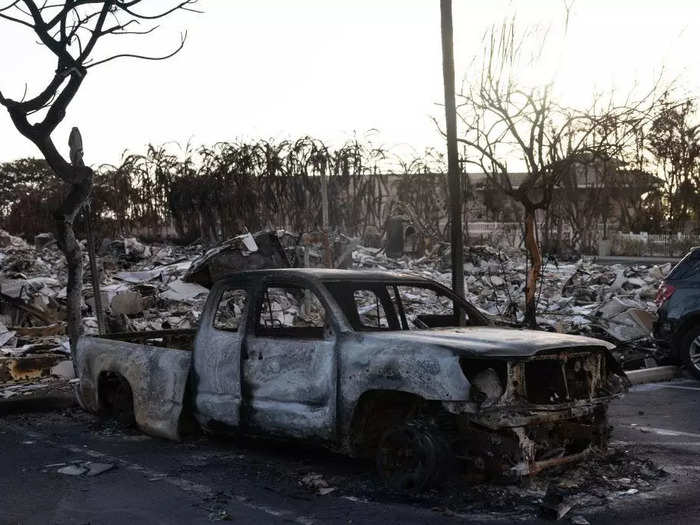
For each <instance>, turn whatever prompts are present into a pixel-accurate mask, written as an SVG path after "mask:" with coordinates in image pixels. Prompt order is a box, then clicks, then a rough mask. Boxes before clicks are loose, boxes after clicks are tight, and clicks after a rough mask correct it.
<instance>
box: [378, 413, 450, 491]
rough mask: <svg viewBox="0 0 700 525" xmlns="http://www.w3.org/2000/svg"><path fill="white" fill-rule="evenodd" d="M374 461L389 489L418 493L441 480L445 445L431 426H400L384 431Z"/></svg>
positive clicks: (445, 459)
mask: <svg viewBox="0 0 700 525" xmlns="http://www.w3.org/2000/svg"><path fill="white" fill-rule="evenodd" d="M376 462H377V472H378V473H379V476H380V477H381V478H382V479H383V480H384V482H385V483H386V484H387V486H388V487H389V488H392V489H396V490H404V491H413V492H420V491H423V490H425V489H427V488H430V487H432V486H435V485H437V484H439V483H440V482H441V481H442V479H443V477H444V475H445V473H446V470H447V462H448V445H447V443H446V442H445V440H444V438H443V437H442V436H441V434H440V432H439V430H438V429H437V428H434V427H433V426H432V425H426V424H423V423H421V422H418V421H415V422H407V423H402V424H399V425H397V426H395V427H393V428H390V429H389V430H387V431H386V432H384V435H383V436H382V438H381V440H380V442H379V446H378V447H377V451H376Z"/></svg>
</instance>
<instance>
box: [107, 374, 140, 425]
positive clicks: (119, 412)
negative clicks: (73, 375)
mask: <svg viewBox="0 0 700 525" xmlns="http://www.w3.org/2000/svg"><path fill="white" fill-rule="evenodd" d="M99 392H100V408H101V413H102V415H104V416H107V417H112V418H115V419H116V420H118V421H119V423H121V424H122V425H126V426H131V425H133V424H134V423H135V422H136V421H135V419H134V398H133V394H132V392H131V386H130V385H129V382H128V381H127V380H126V379H125V378H124V377H123V376H121V375H119V374H115V373H112V372H107V373H105V374H103V375H102V376H101V377H100V390H99Z"/></svg>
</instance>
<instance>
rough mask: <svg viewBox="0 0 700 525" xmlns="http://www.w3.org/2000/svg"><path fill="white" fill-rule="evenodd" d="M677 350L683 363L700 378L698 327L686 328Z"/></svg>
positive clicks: (699, 331)
mask: <svg viewBox="0 0 700 525" xmlns="http://www.w3.org/2000/svg"><path fill="white" fill-rule="evenodd" d="M679 350H680V358H681V361H682V362H683V364H685V366H687V367H688V369H689V370H690V371H691V372H692V374H693V375H694V376H695V377H697V378H698V379H700V327H697V328H691V329H690V330H688V333H686V334H685V336H684V337H683V339H682V340H681V344H680V349H679Z"/></svg>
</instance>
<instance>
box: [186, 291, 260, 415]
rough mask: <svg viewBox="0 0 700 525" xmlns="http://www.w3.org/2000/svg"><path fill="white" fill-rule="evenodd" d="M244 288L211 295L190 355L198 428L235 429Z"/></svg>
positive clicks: (245, 306)
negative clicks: (218, 427) (223, 426)
mask: <svg viewBox="0 0 700 525" xmlns="http://www.w3.org/2000/svg"><path fill="white" fill-rule="evenodd" d="M248 297H249V294H248V290H247V288H246V286H244V285H240V284H239V285H236V284H232V285H228V286H222V287H221V288H219V290H218V291H217V290H213V291H212V299H211V301H212V302H211V303H207V308H205V310H204V312H205V313H204V314H203V316H202V319H201V321H200V326H199V332H198V333H197V340H196V341H195V352H194V356H193V357H194V359H193V360H194V374H193V378H194V391H195V393H196V394H195V415H196V417H197V419H198V421H199V423H200V424H201V425H203V426H204V427H205V428H206V427H214V425H220V424H223V425H225V426H231V427H236V426H238V425H239V423H240V408H241V397H242V395H241V374H240V372H241V343H242V341H243V340H244V339H243V338H244V336H245V334H244V331H245V326H246V322H245V320H246V317H247V315H248V309H249V308H248Z"/></svg>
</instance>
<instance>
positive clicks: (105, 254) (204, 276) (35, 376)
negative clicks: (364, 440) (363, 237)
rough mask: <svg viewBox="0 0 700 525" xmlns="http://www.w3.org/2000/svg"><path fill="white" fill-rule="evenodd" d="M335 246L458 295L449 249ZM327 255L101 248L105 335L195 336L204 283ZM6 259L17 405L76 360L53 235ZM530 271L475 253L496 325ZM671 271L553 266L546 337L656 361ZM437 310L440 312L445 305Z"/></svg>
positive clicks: (294, 244) (88, 315)
mask: <svg viewBox="0 0 700 525" xmlns="http://www.w3.org/2000/svg"><path fill="white" fill-rule="evenodd" d="M244 237H245V238H244ZM249 237H250V239H248V238H249ZM251 240H252V244H250V241H251ZM341 241H342V242H341ZM246 242H248V246H247V247H246ZM336 245H338V246H339V247H340V248H339V251H340V252H342V251H345V252H346V253H347V255H349V256H351V262H350V260H349V259H350V257H347V259H348V261H347V266H352V267H353V268H355V269H361V270H369V269H378V270H400V271H402V272H408V273H413V274H416V275H419V276H422V277H428V278H430V279H433V280H436V281H438V282H439V283H441V284H444V285H446V286H449V283H450V280H451V277H450V273H449V251H448V249H446V250H443V251H442V252H441V251H440V250H437V249H436V250H433V252H432V253H431V254H430V255H427V256H424V257H421V258H411V257H405V256H404V257H399V258H392V257H388V256H387V255H386V253H385V252H383V251H382V250H381V249H378V248H367V247H363V246H360V245H358V244H357V241H354V240H348V239H339V240H338V242H337V243H336ZM320 251H321V245H320V242H319V240H318V236H313V235H305V236H296V235H291V234H289V233H287V232H278V233H277V234H273V235H270V234H269V233H267V234H263V235H256V236H255V238H254V239H253V236H250V235H248V236H241V237H239V238H236V239H233V240H231V241H228V242H227V243H224V244H223V245H220V246H218V247H217V248H215V249H214V250H212V251H209V252H206V250H205V249H204V247H203V246H201V245H191V246H174V245H163V244H160V245H146V244H143V243H141V242H139V241H138V240H136V239H134V238H126V239H119V240H114V241H104V242H103V243H102V246H101V247H100V250H99V267H100V271H101V283H102V284H101V294H102V299H103V300H102V304H103V305H105V308H106V309H107V313H108V315H107V321H108V323H107V324H108V327H107V328H108V331H109V332H132V331H142V330H169V329H183V328H195V327H196V325H197V321H198V318H199V314H200V313H201V309H202V306H203V304H204V302H205V300H206V297H207V294H208V288H207V287H206V286H203V284H204V285H210V283H211V282H212V280H215V279H216V278H217V276H219V275H221V274H222V273H227V272H232V271H236V270H243V269H246V268H250V267H255V268H274V267H284V266H289V265H292V266H305V265H306V266H320V265H321V260H322V257H321V256H320ZM341 255H342V254H341ZM340 259H342V257H338V258H337V261H340ZM0 261H1V263H2V272H0V382H2V385H3V387H2V390H1V392H2V393H0V396H2V397H12V396H18V395H23V393H24V392H27V391H29V390H31V389H33V388H36V385H37V383H36V381H37V380H42V378H50V377H51V376H52V374H54V375H55V374H61V375H68V376H70V370H71V367H70V366H66V365H65V364H62V365H61V366H59V367H58V368H55V367H56V366H57V365H59V364H61V362H62V361H66V360H68V359H69V358H70V353H69V348H68V344H67V341H66V337H65V336H64V333H65V297H66V283H65V261H64V258H63V256H62V254H61V253H60V251H59V250H58V248H57V246H56V243H55V241H53V239H52V236H51V235H50V234H42V235H39V236H37V238H36V239H35V245H34V246H32V245H29V244H28V243H26V242H25V241H24V240H22V239H21V238H18V237H14V236H11V235H9V234H7V233H6V232H0ZM193 261H195V262H194V263H193ZM525 264H526V262H525V258H524V256H523V255H522V254H520V253H517V252H515V253H514V252H511V253H504V252H502V251H499V250H496V249H494V248H492V247H488V246H471V247H469V248H468V249H467V251H466V255H465V263H464V275H465V283H466V290H467V300H469V301H470V302H472V304H474V305H475V306H477V307H478V308H480V309H481V310H482V311H483V312H484V313H485V314H487V315H489V316H492V317H498V318H501V319H504V320H506V321H510V322H516V323H517V322H518V321H519V320H521V319H522V314H521V312H522V311H523V304H522V303H523V295H524V294H523V288H524V274H525ZM85 266H86V267H89V266H88V265H87V264H86V265H85ZM669 270H670V265H664V266H642V265H638V266H621V265H613V266H603V265H599V264H596V263H595V262H594V261H592V260H587V259H580V260H578V261H575V262H567V263H560V262H557V261H554V260H550V261H547V262H546V264H545V266H544V269H543V278H542V280H541V283H540V289H539V290H538V296H539V302H538V321H539V322H540V324H541V326H542V327H543V328H545V329H547V330H552V331H557V332H561V333H574V334H583V335H594V336H596V337H602V338H603V339H607V340H608V341H612V342H614V343H616V344H618V348H619V349H621V351H620V352H618V355H617V357H618V358H620V359H623V360H627V362H628V364H635V363H639V362H641V361H642V360H643V359H644V358H646V357H648V355H649V354H648V353H646V352H645V347H644V345H643V344H641V343H643V342H644V340H645V338H646V337H648V332H649V330H650V328H651V326H650V324H651V321H652V319H653V315H654V314H653V311H654V303H653V299H654V295H655V292H656V289H657V287H658V285H659V283H660V281H661V280H662V279H663V277H664V275H665V274H666V273H667V272H668V271H669ZM85 279H86V280H85V283H86V284H85V286H84V290H83V298H84V316H83V324H84V331H85V332H86V333H88V334H90V333H93V334H94V333H97V331H98V328H97V320H96V318H95V310H94V301H93V297H92V295H93V294H92V289H91V287H90V286H89V285H88V284H87V283H89V275H86V276H85ZM422 299H423V300H424V301H430V300H431V298H429V297H425V298H422ZM433 306H434V309H435V310H436V312H439V310H440V308H441V305H439V304H435V305H433ZM369 314H370V315H371V311H370V312H369ZM621 343H623V344H621ZM625 349H627V350H629V352H622V350H625ZM640 350H641V354H640V353H639V351H640ZM635 352H636V353H635ZM29 380H32V381H33V382H32V383H27V381H29ZM47 380H48V379H47Z"/></svg>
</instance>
